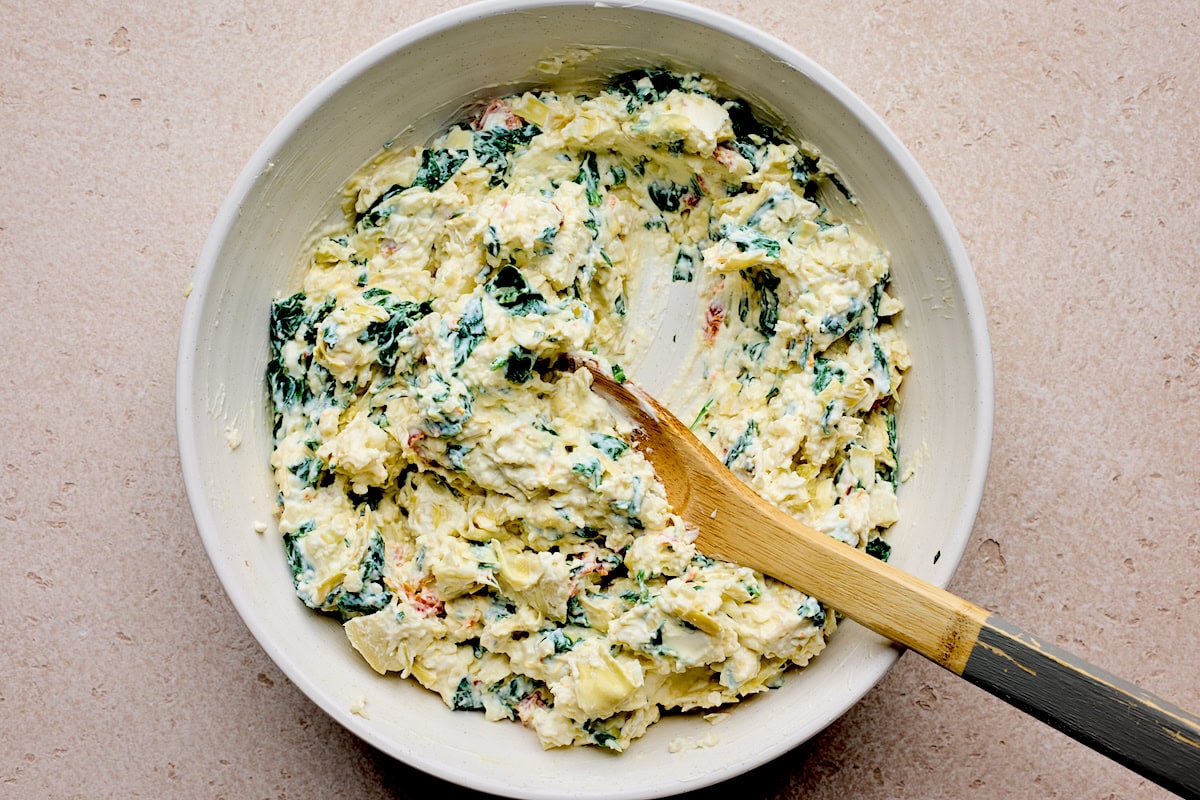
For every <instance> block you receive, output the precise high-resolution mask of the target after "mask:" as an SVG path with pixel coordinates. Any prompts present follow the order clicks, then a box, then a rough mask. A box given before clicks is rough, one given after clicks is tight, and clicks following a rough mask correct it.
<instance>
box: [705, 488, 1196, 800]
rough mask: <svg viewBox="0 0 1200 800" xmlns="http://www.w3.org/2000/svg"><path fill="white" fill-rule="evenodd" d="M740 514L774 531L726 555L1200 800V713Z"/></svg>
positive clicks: (786, 520)
mask: <svg viewBox="0 0 1200 800" xmlns="http://www.w3.org/2000/svg"><path fill="white" fill-rule="evenodd" d="M735 491H739V490H736V489H735ZM727 499H732V498H727ZM738 513H739V516H741V514H743V513H745V514H746V516H745V517H743V518H742V520H744V521H745V522H747V523H749V522H751V520H752V519H753V518H755V517H758V519H757V520H756V521H757V522H758V523H759V525H761V527H759V528H758V531H760V532H765V535H764V533H760V532H755V533H754V535H749V534H750V530H749V529H747V530H746V533H747V535H746V536H745V537H737V544H735V545H728V543H726V547H725V548H724V549H726V550H727V551H728V550H729V549H730V548H732V549H736V550H738V551H739V554H738V557H740V558H743V559H745V560H746V561H752V562H758V563H759V565H760V568H761V569H763V571H765V572H768V573H769V574H772V575H774V576H776V577H778V578H780V579H781V580H784V581H785V582H788V583H791V584H793V585H795V586H798V587H800V588H802V589H803V590H804V591H806V592H809V593H811V594H813V595H815V596H816V597H818V598H820V599H822V600H824V601H825V602H827V603H828V604H829V605H831V606H833V607H834V608H836V609H838V610H839V611H841V612H842V613H843V614H845V615H846V616H848V617H850V618H851V619H854V620H855V621H857V622H859V623H861V624H863V625H865V626H866V627H868V628H870V629H872V630H874V631H875V632H877V633H880V634H882V635H884V636H886V637H888V638H889V639H891V640H892V641H894V642H897V643H899V644H903V645H905V646H906V647H908V648H909V649H911V650H914V651H916V652H918V653H920V654H921V655H923V656H925V657H926V658H928V659H930V660H931V661H934V662H935V663H937V664H939V665H941V666H943V667H945V668H946V669H948V670H950V671H951V672H954V673H956V674H958V675H961V676H962V677H964V678H966V679H967V680H969V681H971V682H972V683H974V684H976V685H977V686H980V687H982V688H983V689H986V690H987V691H989V692H991V693H992V694H994V695H996V696H997V697H1000V698H1001V699H1003V700H1005V701H1006V702H1008V703H1010V704H1012V705H1013V706H1015V707H1017V708H1019V709H1021V710H1022V711H1025V712H1026V713H1028V714H1030V715H1032V716H1033V717H1036V718H1037V719H1039V720H1041V721H1042V722H1045V723H1047V724H1049V725H1051V726H1053V727H1055V728H1057V729H1058V730H1060V731H1062V732H1063V733H1066V734H1067V735H1069V736H1071V737H1073V738H1074V739H1076V740H1078V741H1080V742H1082V743H1084V744H1086V745H1087V746H1089V747H1091V748H1093V749H1095V750H1097V751H1098V752H1101V753H1103V754H1104V755H1106V756H1108V757H1109V758H1112V759H1113V760H1115V761H1117V762H1119V763H1121V764H1123V765H1125V766H1126V767H1128V768H1130V769H1132V770H1134V771H1135V772H1137V773H1139V774H1141V775H1142V776H1144V777H1146V778H1148V779H1150V780H1152V781H1154V782H1155V783H1158V784H1159V785H1161V786H1163V787H1164V788H1166V789H1169V790H1171V791H1173V792H1175V793H1177V794H1179V795H1181V796H1183V797H1188V798H1195V800H1200V718H1197V717H1195V716H1193V715H1191V714H1188V713H1187V712H1185V711H1183V710H1182V709H1180V708H1178V707H1176V706H1174V705H1172V704H1170V703H1168V702H1166V701H1165V700H1162V699H1161V698H1158V697H1156V696H1155V695H1153V694H1151V693H1150V692H1147V691H1144V690H1142V689H1139V688H1138V687H1137V686H1134V685H1133V684H1131V683H1128V682H1127V681H1123V680H1121V679H1120V678H1117V677H1115V676H1113V675H1111V674H1109V673H1107V672H1105V671H1104V670H1102V669H1099V668H1098V667H1095V666H1093V665H1091V664H1088V663H1087V662H1085V661H1083V660H1082V659H1080V658H1077V657H1075V656H1073V655H1071V654H1070V653H1067V652H1065V651H1063V650H1061V649H1059V648H1057V647H1054V646H1053V645H1050V644H1048V643H1045V642H1043V641H1041V640H1040V639H1038V638H1036V637H1034V636H1032V635H1030V634H1028V633H1026V632H1025V631H1023V630H1021V629H1020V628H1018V627H1016V626H1015V625H1012V624H1011V623H1009V622H1006V621H1005V620H1003V619H1001V618H1000V617H998V616H995V615H994V614H989V613H988V612H987V611H986V610H984V609H983V608H981V607H979V606H977V605H975V604H973V603H970V602H968V601H967V600H964V599H962V598H961V597H958V596H956V595H954V594H951V593H950V592H947V591H945V590H944V589H940V588H938V587H936V586H934V585H932V584H930V583H927V582H925V581H922V580H921V579H919V578H916V577H914V576H912V575H909V574H908V573H906V572H903V571H902V570H899V569H896V568H895V567H892V566H890V565H888V564H885V563H883V562H881V561H879V560H878V559H875V558H872V557H871V556H868V555H866V554H865V553H863V552H862V551H860V550H855V549H854V548H852V547H850V546H849V545H846V544H843V543H842V542H839V541H836V540H834V539H831V538H830V537H828V536H824V535H820V536H819V538H815V537H812V536H798V535H797V533H798V523H797V522H796V521H795V520H793V519H792V518H791V517H788V516H786V515H784V514H782V512H779V513H778V514H777V513H776V510H775V509H773V508H770V507H765V506H764V505H763V504H759V505H758V506H756V507H754V508H753V510H750V509H745V508H739V509H738ZM742 520H739V521H742ZM752 524H753V523H752ZM764 559H765V563H764ZM746 561H743V562H742V563H746Z"/></svg>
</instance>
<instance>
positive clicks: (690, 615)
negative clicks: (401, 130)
mask: <svg viewBox="0 0 1200 800" xmlns="http://www.w3.org/2000/svg"><path fill="white" fill-rule="evenodd" d="M825 192H839V193H841V194H842V196H843V197H845V198H846V199H847V200H852V198H851V196H850V194H849V192H848V190H847V189H846V188H845V186H843V185H842V184H841V182H840V181H839V180H838V178H837V176H836V174H835V173H834V171H833V168H832V166H831V165H830V164H828V162H826V161H825V160H823V159H822V158H821V157H820V154H819V153H818V152H817V151H816V150H815V149H814V148H812V147H811V146H809V145H807V144H803V143H801V144H791V143H788V142H785V141H781V140H780V139H779V138H778V136H777V134H775V133H774V132H773V131H771V130H770V129H768V128H766V127H764V126H763V125H761V124H760V123H758V122H757V121H756V120H755V118H754V117H753V116H752V114H751V113H750V111H749V109H748V108H747V106H746V105H745V104H744V103H742V102H740V101H729V100H723V99H720V98H719V97H718V95H717V93H716V88H715V85H714V84H713V83H712V82H710V81H709V80H707V79H703V78H701V77H699V76H694V75H693V76H679V75H674V74H671V73H666V72H657V71H654V72H639V73H630V74H627V75H623V76H620V77H619V78H617V79H616V80H615V81H614V82H613V83H612V84H611V85H610V86H609V87H608V88H605V89H603V90H601V91H598V92H593V93H590V94H586V95H584V94H573V93H555V92H552V91H541V92H528V93H525V94H522V95H520V96H511V97H505V98H502V99H498V100H496V101H495V102H493V103H492V104H491V105H490V106H488V107H487V108H486V110H484V111H482V112H481V113H479V114H478V115H476V116H475V117H474V118H473V119H472V120H471V121H470V122H469V123H464V124H462V125H458V126H455V127H453V128H451V129H450V130H448V131H446V132H445V133H444V134H442V135H441V136H439V137H438V138H437V139H436V140H435V141H434V142H433V143H432V144H431V145H429V146H428V147H418V148H412V149H404V150H399V149H396V148H391V147H386V148H385V149H384V150H383V152H382V153H381V154H380V155H379V156H378V157H376V158H375V159H373V160H372V161H371V162H370V163H368V164H367V165H366V166H364V167H363V168H362V169H361V170H360V171H359V172H358V173H357V174H355V175H354V176H353V177H352V178H351V179H350V181H349V182H348V184H347V186H346V188H345V198H346V212H347V217H346V220H345V223H344V225H343V226H342V229H341V230H339V231H335V232H333V235H330V236H325V237H323V238H320V239H319V241H318V242H317V243H316V244H315V247H314V248H313V249H312V250H311V252H309V253H307V254H306V256H305V259H306V264H305V266H306V270H307V271H306V273H305V275H304V280H303V287H302V289H301V291H299V292H298V293H296V294H293V295H292V296H290V297H287V298H285V299H280V300H277V301H276V302H275V303H274V305H273V307H272V309H271V342H272V351H271V359H270V363H269V367H268V376H267V378H268V384H269V388H270V393H271V397H272V401H273V405H274V411H275V415H274V421H275V451H274V454H273V456H272V459H271V463H272V466H273V467H274V470H275V478H276V482H277V484H278V487H279V507H280V521H279V528H280V531H281V533H282V534H283V543H284V549H285V551H286V554H287V560H288V562H289V563H290V565H291V569H292V573H293V575H294V579H295V589H296V592H297V594H298V595H299V597H300V599H301V600H303V601H304V602H305V603H307V604H308V605H309V606H311V607H313V608H315V609H320V610H322V611H325V612H329V613H332V614H335V615H339V616H340V618H341V619H343V620H344V625H345V631H346V634H347V636H348V637H349V640H350V643H351V644H352V645H353V646H354V647H355V648H356V649H357V650H358V651H359V652H360V653H361V654H362V656H363V657H364V658H365V659H366V660H367V662H368V663H369V664H370V665H371V666H372V667H374V668H375V669H376V670H378V671H379V672H381V673H384V672H397V673H399V674H400V675H402V676H405V677H408V676H411V677H413V678H415V679H416V680H417V681H418V682H420V683H421V684H422V685H423V686H425V687H427V688H429V689H431V690H433V691H435V692H437V693H438V694H440V695H441V697H442V698H443V699H444V700H445V702H446V704H447V705H449V706H450V707H451V708H454V709H463V710H466V709H474V710H481V711H482V712H483V713H484V714H485V715H486V716H487V717H488V718H489V719H493V720H502V719H509V720H519V721H520V722H521V723H523V724H524V725H525V726H527V727H529V728H531V729H532V730H533V731H534V732H535V733H536V734H537V736H538V737H539V739H540V740H541V743H542V745H543V746H545V747H556V746H563V745H571V744H595V745H601V746H603V747H607V748H610V749H613V750H622V749H624V748H625V747H626V746H628V744H629V743H630V741H632V740H633V739H635V738H636V737H638V736H640V735H641V734H642V733H644V732H645V730H646V728H647V727H648V726H649V725H651V724H652V723H653V722H654V721H655V720H657V719H658V718H659V716H660V714H661V713H663V711H667V710H682V711H687V710H692V709H712V708H715V707H718V706H722V705H724V704H728V703H733V702H736V701H737V700H739V699H740V698H743V697H745V696H747V695H751V694H754V693H757V692H762V691H764V690H766V689H769V688H772V687H775V686H778V685H779V684H780V682H781V681H782V680H783V676H784V673H785V671H787V670H788V668H789V667H792V666H802V665H804V664H806V663H807V662H808V661H809V659H810V658H812V657H813V656H814V655H815V654H816V653H818V652H819V651H820V650H821V649H822V648H823V647H824V645H825V640H826V637H827V636H828V635H829V634H831V633H832V632H833V630H834V628H835V626H836V621H835V617H834V614H832V613H829V612H827V611H826V609H824V608H823V607H822V606H821V605H820V604H819V603H818V602H817V601H816V600H815V599H813V598H811V597H808V596H806V595H805V594H803V593H801V592H799V591H797V590H795V589H792V588H790V587H787V586H785V585H783V584H781V583H778V582H776V581H774V580H772V579H768V578H764V577H763V576H762V575H760V574H758V573H756V572H753V571H751V570H749V569H746V568H743V567H739V566H737V565H735V564H730V563H726V562H721V561H715V560H712V559H709V558H706V557H705V556H704V555H703V554H701V553H698V552H696V549H695V547H694V546H693V544H692V539H693V533H692V532H690V531H689V530H687V529H686V528H685V526H684V524H683V523H682V521H681V520H679V519H678V518H677V517H676V516H674V515H673V514H672V513H671V509H670V508H669V507H668V505H667V502H666V496H665V493H664V491H663V488H662V486H661V484H660V483H659V481H658V480H657V478H656V476H655V474H654V471H653V469H652V468H651V466H650V464H649V463H648V462H647V461H646V459H645V458H643V456H642V455H641V453H639V452H638V450H637V449H635V448H633V447H631V446H630V445H629V442H628V435H629V433H630V431H629V430H628V427H627V425H626V424H625V423H622V422H621V421H619V420H618V419H617V417H615V416H614V414H613V411H612V410H611V409H610V408H609V406H608V405H607V404H606V403H605V402H604V401H603V400H602V399H601V398H600V397H598V396H597V395H595V394H593V393H592V392H591V391H590V388H589V387H590V376H589V374H588V372H587V371H586V370H583V369H580V370H572V369H571V368H569V367H568V366H567V365H566V363H565V360H564V359H563V358H562V357H563V356H564V355H566V354H581V353H584V354H586V353H592V354H597V355H598V356H599V357H600V358H601V359H602V363H604V364H605V365H606V366H607V368H608V369H611V370H612V372H613V374H614V376H615V377H617V378H618V379H623V369H622V366H621V363H622V360H623V359H625V358H627V357H629V356H630V352H629V351H628V341H627V339H628V337H627V335H626V334H627V331H628V330H629V328H630V326H632V325H635V324H636V323H637V321H636V320H634V319H632V318H631V314H630V308H631V307H630V303H629V294H628V293H629V287H630V286H631V284H632V280H633V276H634V274H635V271H636V270H644V269H655V270H661V271H662V272H663V280H664V281H676V282H691V283H693V285H694V286H695V288H696V291H697V292H698V293H699V296H700V297H701V298H702V302H701V304H700V308H701V313H700V314H699V315H698V318H697V319H696V321H695V330H696V334H695V335H696V337H697V348H698V353H699V355H698V362H697V368H698V373H699V378H698V380H697V381H696V384H695V386H694V387H692V390H691V392H690V396H688V397H686V398H684V399H683V401H682V402H681V403H676V404H675V409H674V410H675V411H676V412H677V413H678V414H679V415H680V416H681V418H684V419H685V421H688V422H691V423H692V425H691V427H692V429H693V430H694V431H695V432H696V434H697V435H698V436H699V437H700V439H701V440H702V441H703V442H705V444H707V445H708V446H709V447H710V448H711V449H712V450H713V451H714V452H715V453H716V455H717V456H718V457H720V458H721V459H723V460H724V462H725V464H726V465H727V466H729V467H730V468H731V469H732V470H733V471H734V472H735V473H736V474H737V475H738V477H740V478H741V479H743V480H744V481H746V482H747V483H749V484H750V485H751V486H752V487H753V488H754V489H755V490H756V491H758V492H759V493H760V494H762V495H763V496H765V497H766V498H768V499H769V500H770V501H771V502H773V503H775V504H776V505H778V506H779V507H781V508H782V509H784V510H785V511H787V512H788V513H790V514H793V515H794V516H796V517H798V518H800V519H802V520H804V521H805V522H808V523H809V524H810V525H813V526H814V527H816V528H818V529H820V530H822V531H825V532H827V533H828V534H829V535H831V536H834V537H836V538H838V539H841V540H843V541H845V542H848V543H850V544H852V545H854V546H857V547H865V548H867V550H868V551H869V552H872V553H873V554H875V555H878V556H880V557H886V556H887V553H888V551H889V547H888V546H887V544H886V543H884V542H883V540H882V539H880V538H879V534H880V533H881V532H882V531H883V530H884V529H886V528H887V527H888V526H890V525H891V524H893V523H894V522H895V521H896V519H897V506H896V495H895V488H896V482H897V478H898V475H899V470H898V465H897V456H896V439H895V424H894V417H893V403H894V399H893V398H894V396H895V393H896V390H897V388H898V386H899V384H900V381H901V375H902V373H903V370H904V369H905V368H907V366H908V364H909V360H908V353H907V349H906V347H905V344H904V342H903V341H902V339H901V338H900V336H899V334H898V332H897V330H896V329H895V328H894V327H893V325H892V324H890V322H889V320H890V319H891V318H892V317H893V316H894V315H895V314H896V313H897V312H899V310H900V304H899V302H897V301H896V300H895V299H893V298H892V297H891V296H890V295H889V294H888V291H887V286H888V279H889V272H888V270H889V266H888V258H887V255H886V253H885V252H884V251H883V250H882V249H881V248H880V247H879V246H878V245H876V244H873V243H871V242H870V241H868V239H867V238H865V237H864V236H863V235H862V233H861V232H859V231H857V230H856V229H854V228H852V227H850V226H849V225H848V224H846V223H844V222H842V221H840V220H839V219H836V218H834V215H833V213H832V212H831V211H830V210H829V208H828V207H827V206H826V205H825V204H824V203H822V202H821V196H822V194H823V193H825Z"/></svg>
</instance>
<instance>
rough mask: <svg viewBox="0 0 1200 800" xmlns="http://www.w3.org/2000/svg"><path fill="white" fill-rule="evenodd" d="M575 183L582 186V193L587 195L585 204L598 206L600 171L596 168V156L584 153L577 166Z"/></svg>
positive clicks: (599, 199) (599, 198)
mask: <svg viewBox="0 0 1200 800" xmlns="http://www.w3.org/2000/svg"><path fill="white" fill-rule="evenodd" d="M575 182H576V183H578V184H581V185H582V186H583V189H584V192H585V193H586V194H587V203H588V205H589V206H598V205H600V201H601V199H603V198H602V197H601V195H600V171H599V169H598V168H597V166H596V154H595V153H591V152H588V153H584V154H583V160H582V161H581V162H580V164H579V174H578V175H577V176H575Z"/></svg>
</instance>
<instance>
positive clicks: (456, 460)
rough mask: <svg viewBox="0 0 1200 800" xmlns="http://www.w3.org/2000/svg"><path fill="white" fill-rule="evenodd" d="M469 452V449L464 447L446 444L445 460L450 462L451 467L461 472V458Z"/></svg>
mask: <svg viewBox="0 0 1200 800" xmlns="http://www.w3.org/2000/svg"><path fill="white" fill-rule="evenodd" d="M469 452H471V448H469V447H466V446H465V445H461V444H448V445H446V460H447V461H449V462H450V466H451V467H453V468H454V469H456V470H458V471H459V472H462V471H463V469H464V467H463V457H464V456H465V455H466V454H467V453H469Z"/></svg>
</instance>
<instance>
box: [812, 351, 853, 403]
mask: <svg viewBox="0 0 1200 800" xmlns="http://www.w3.org/2000/svg"><path fill="white" fill-rule="evenodd" d="M813 371H814V375H813V385H812V388H813V394H820V393H821V392H822V391H823V390H824V389H825V387H826V386H828V385H829V383H830V381H832V380H833V379H834V378H837V379H838V380H839V381H841V382H845V380H846V370H844V369H842V368H841V367H840V366H838V365H837V364H835V363H834V362H833V361H831V360H829V359H827V358H822V357H821V356H817V357H816V358H815V359H813Z"/></svg>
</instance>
